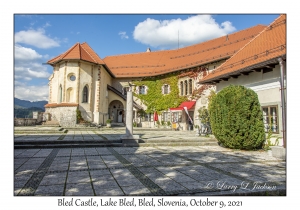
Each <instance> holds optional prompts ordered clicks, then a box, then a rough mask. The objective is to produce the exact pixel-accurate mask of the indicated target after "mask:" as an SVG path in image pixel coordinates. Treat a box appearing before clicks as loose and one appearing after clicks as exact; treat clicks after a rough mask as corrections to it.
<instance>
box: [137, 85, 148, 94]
mask: <svg viewBox="0 0 300 210" xmlns="http://www.w3.org/2000/svg"><path fill="white" fill-rule="evenodd" d="M139 94H140V95H145V94H146V86H145V85H141V86H139Z"/></svg>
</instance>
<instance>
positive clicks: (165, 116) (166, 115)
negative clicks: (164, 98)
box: [161, 112, 171, 122]
mask: <svg viewBox="0 0 300 210" xmlns="http://www.w3.org/2000/svg"><path fill="white" fill-rule="evenodd" d="M161 120H162V121H164V122H168V121H171V117H170V112H163V113H162V116H161Z"/></svg>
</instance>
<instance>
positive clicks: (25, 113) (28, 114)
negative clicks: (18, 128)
mask: <svg viewBox="0 0 300 210" xmlns="http://www.w3.org/2000/svg"><path fill="white" fill-rule="evenodd" d="M34 111H38V112H44V109H41V108H39V107H30V108H21V109H20V108H19V109H18V108H14V117H15V118H32V112H34Z"/></svg>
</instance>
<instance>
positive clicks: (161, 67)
mask: <svg viewBox="0 0 300 210" xmlns="http://www.w3.org/2000/svg"><path fill="white" fill-rule="evenodd" d="M265 27H266V26H263V25H257V26H254V27H251V28H248V29H245V30H242V31H238V32H236V33H233V34H229V35H227V36H222V37H219V38H216V39H213V40H210V41H206V42H203V43H200V44H196V45H192V46H189V47H184V48H181V49H177V50H164V51H156V52H144V53H137V54H126V55H118V56H108V57H105V58H104V59H103V61H104V62H105V64H106V65H107V66H108V68H109V69H110V70H111V72H112V73H113V74H114V75H115V76H116V77H117V78H123V77H146V76H157V75H162V74H166V73H170V72H175V71H178V70H183V69H187V68H191V67H194V66H200V65H204V64H206V63H210V62H213V61H217V60H221V59H225V58H229V57H230V56H232V55H233V54H234V53H236V52H237V51H238V50H240V49H241V48H242V47H243V46H244V45H245V44H246V43H248V42H249V40H251V39H253V37H255V36H256V35H257V34H258V33H260V32H261V31H262V30H263V29H264V28H265Z"/></svg>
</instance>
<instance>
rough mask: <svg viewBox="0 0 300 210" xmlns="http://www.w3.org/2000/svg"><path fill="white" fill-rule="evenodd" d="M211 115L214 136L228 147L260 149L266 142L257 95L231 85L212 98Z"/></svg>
mask: <svg viewBox="0 0 300 210" xmlns="http://www.w3.org/2000/svg"><path fill="white" fill-rule="evenodd" d="M209 115H210V122H211V128H212V132H213V134H214V136H215V137H216V139H217V140H218V141H219V143H221V144H223V145H224V146H225V147H229V148H233V149H248V150H250V149H257V148H261V147H262V145H263V143H264V141H265V132H264V124H263V115H262V111H261V107H260V104H259V101H258V96H257V94H256V93H255V92H254V91H253V90H251V89H249V88H246V87H244V86H234V85H230V86H228V87H226V88H224V89H223V90H221V91H220V92H219V93H218V94H217V95H215V96H214V97H212V98H211V101H210V103H209Z"/></svg>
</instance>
